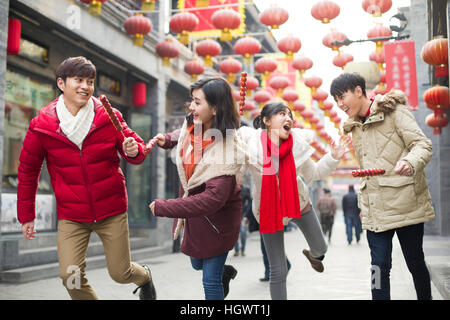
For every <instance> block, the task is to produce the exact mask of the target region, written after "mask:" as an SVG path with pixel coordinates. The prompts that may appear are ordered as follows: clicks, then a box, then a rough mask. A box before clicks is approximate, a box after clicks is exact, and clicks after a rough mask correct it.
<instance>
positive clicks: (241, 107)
mask: <svg viewBox="0 0 450 320" xmlns="http://www.w3.org/2000/svg"><path fill="white" fill-rule="evenodd" d="M239 86H240V99H239V115H241V116H242V115H243V114H244V106H245V93H246V91H247V72H241V81H240V83H239Z"/></svg>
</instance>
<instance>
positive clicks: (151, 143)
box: [144, 137, 156, 155]
mask: <svg viewBox="0 0 450 320" xmlns="http://www.w3.org/2000/svg"><path fill="white" fill-rule="evenodd" d="M155 143H156V137H154V138H152V139H151V140H150V141H149V142H148V143H147V144H146V145H145V148H144V154H145V155H147V154H149V153H150V151H152V149H153V147H154V145H155Z"/></svg>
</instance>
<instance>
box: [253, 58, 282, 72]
mask: <svg viewBox="0 0 450 320" xmlns="http://www.w3.org/2000/svg"><path fill="white" fill-rule="evenodd" d="M277 67H278V64H277V62H276V61H275V60H274V59H271V58H259V59H258V60H257V61H256V62H255V70H256V71H257V72H258V73H261V74H263V75H264V76H268V75H269V74H270V73H271V72H274V71H275V70H276V69H277Z"/></svg>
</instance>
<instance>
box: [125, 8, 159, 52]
mask: <svg viewBox="0 0 450 320" xmlns="http://www.w3.org/2000/svg"><path fill="white" fill-rule="evenodd" d="M123 28H124V29H125V31H126V32H127V33H128V34H130V35H132V36H133V44H134V45H137V46H140V47H142V46H143V44H144V35H146V34H149V33H150V32H151V31H152V28H153V25H152V21H151V20H150V19H149V18H147V17H144V16H143V15H142V14H137V15H135V16H132V17H129V18H128V19H127V20H125V21H124V22H123Z"/></svg>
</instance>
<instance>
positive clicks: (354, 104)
mask: <svg viewBox="0 0 450 320" xmlns="http://www.w3.org/2000/svg"><path fill="white" fill-rule="evenodd" d="M334 100H335V101H336V103H337V106H338V107H339V109H341V110H342V111H344V112H345V113H346V114H347V115H348V116H349V117H355V116H357V115H359V116H362V117H363V116H365V113H366V111H367V108H365V107H364V106H365V105H366V103H365V102H366V101H367V98H366V96H365V95H364V94H363V93H362V90H361V87H359V86H357V87H356V88H355V89H354V90H353V91H352V90H347V91H346V92H344V93H343V94H342V95H340V96H335V97H334Z"/></svg>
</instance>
